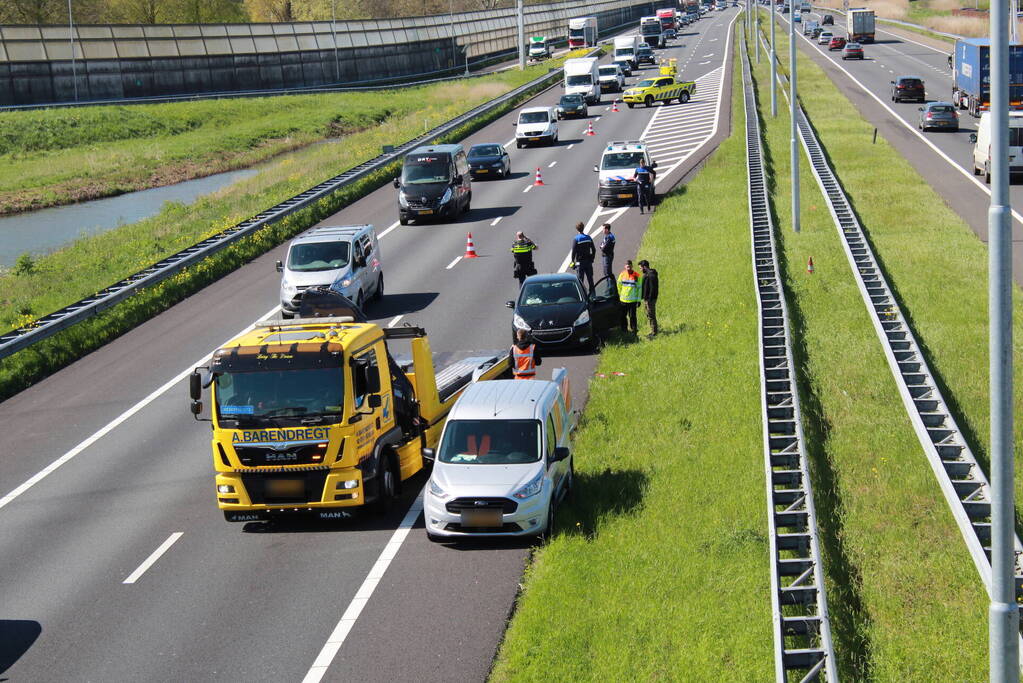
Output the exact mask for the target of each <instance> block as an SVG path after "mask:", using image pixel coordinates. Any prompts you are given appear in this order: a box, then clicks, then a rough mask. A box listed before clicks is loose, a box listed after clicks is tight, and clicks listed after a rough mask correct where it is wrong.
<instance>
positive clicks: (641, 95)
mask: <svg viewBox="0 0 1023 683" xmlns="http://www.w3.org/2000/svg"><path fill="white" fill-rule="evenodd" d="M695 92H696V81H676V80H675V78H674V77H673V76H654V77H652V78H647V79H645V80H642V81H640V82H639V83H637V84H636V85H634V86H632V87H631V88H629V89H628V90H626V91H625V92H624V93H623V94H622V100H624V102H625V104H627V105H629V109H632V108H633V107H635V106H636V105H637V104H644V105H646V106H648V107H652V106H654V102H664V103H665V104H667V103H668V102H671V101H672V100H675V99H677V100H678V101H679V103H685V102H688V101H689V99H690V98H691V97H692V96H693V93H695Z"/></svg>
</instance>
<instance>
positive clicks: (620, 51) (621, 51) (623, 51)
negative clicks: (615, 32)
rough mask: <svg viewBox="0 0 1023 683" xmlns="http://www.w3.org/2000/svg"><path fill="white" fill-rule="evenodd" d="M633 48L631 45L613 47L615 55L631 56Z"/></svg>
mask: <svg viewBox="0 0 1023 683" xmlns="http://www.w3.org/2000/svg"><path fill="white" fill-rule="evenodd" d="M633 52H635V50H634V49H633V48H631V47H618V48H615V57H631V56H632V54H633Z"/></svg>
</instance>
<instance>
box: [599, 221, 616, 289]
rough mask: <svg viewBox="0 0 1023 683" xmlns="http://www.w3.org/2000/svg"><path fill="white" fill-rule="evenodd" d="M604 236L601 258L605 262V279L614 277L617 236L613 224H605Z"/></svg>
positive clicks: (601, 244)
mask: <svg viewBox="0 0 1023 683" xmlns="http://www.w3.org/2000/svg"><path fill="white" fill-rule="evenodd" d="M603 227H604V236H603V237H602V238H601V240H600V256H601V258H602V259H603V261H604V277H614V275H615V271H614V260H615V235H614V233H613V232H611V224H610V223H604V226H603Z"/></svg>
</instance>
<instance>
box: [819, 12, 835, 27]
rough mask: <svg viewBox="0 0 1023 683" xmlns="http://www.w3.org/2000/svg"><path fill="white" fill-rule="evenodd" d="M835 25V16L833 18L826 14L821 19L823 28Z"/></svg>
mask: <svg viewBox="0 0 1023 683" xmlns="http://www.w3.org/2000/svg"><path fill="white" fill-rule="evenodd" d="M834 25H835V18H834V17H833V16H831V15H830V14H825V15H824V16H823V17H821V26H834Z"/></svg>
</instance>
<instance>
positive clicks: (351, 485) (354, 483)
mask: <svg viewBox="0 0 1023 683" xmlns="http://www.w3.org/2000/svg"><path fill="white" fill-rule="evenodd" d="M337 487H338V488H339V489H357V488H359V480H358V479H348V480H346V481H342V482H338V485H337Z"/></svg>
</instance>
